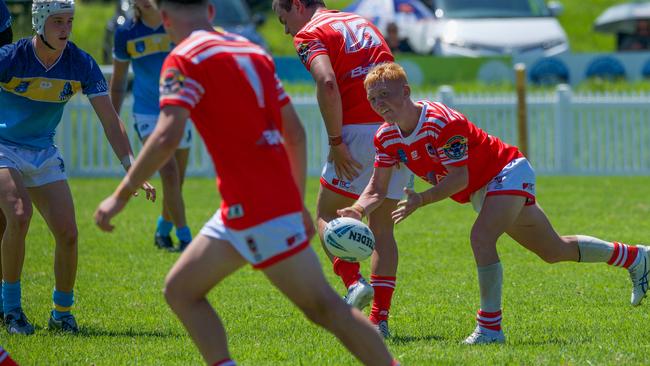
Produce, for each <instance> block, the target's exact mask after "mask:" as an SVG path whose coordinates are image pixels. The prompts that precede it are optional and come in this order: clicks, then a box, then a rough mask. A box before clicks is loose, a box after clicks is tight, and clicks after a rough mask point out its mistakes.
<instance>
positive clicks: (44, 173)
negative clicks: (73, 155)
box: [0, 143, 67, 187]
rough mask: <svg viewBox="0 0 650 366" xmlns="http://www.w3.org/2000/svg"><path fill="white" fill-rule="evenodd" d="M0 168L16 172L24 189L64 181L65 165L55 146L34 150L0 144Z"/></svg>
mask: <svg viewBox="0 0 650 366" xmlns="http://www.w3.org/2000/svg"><path fill="white" fill-rule="evenodd" d="M0 168H11V169H15V170H17V171H18V172H19V173H20V174H21V176H22V178H23V183H24V184H25V187H39V186H43V185H46V184H48V183H52V182H56V181H60V180H66V179H67V176H66V174H65V163H64V162H63V157H62V156H61V153H59V149H57V148H56V146H50V147H48V148H46V149H41V150H34V149H26V148H22V147H18V146H13V145H3V144H1V143H0Z"/></svg>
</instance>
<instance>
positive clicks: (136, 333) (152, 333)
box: [77, 326, 183, 338]
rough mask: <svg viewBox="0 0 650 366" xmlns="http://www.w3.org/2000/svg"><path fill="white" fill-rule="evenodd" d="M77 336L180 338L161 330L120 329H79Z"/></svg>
mask: <svg viewBox="0 0 650 366" xmlns="http://www.w3.org/2000/svg"><path fill="white" fill-rule="evenodd" d="M77 336H80V337H116V338H120V337H128V338H133V337H153V338H178V337H182V336H183V335H182V334H178V333H173V332H171V331H163V330H140V329H122V330H112V329H104V328H94V327H88V326H84V327H80V328H79V333H78V334H77Z"/></svg>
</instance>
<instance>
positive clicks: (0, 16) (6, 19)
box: [0, 0, 11, 32]
mask: <svg viewBox="0 0 650 366" xmlns="http://www.w3.org/2000/svg"><path fill="white" fill-rule="evenodd" d="M9 26H11V13H9V8H7V4H5V0H0V32H2V31H4V30H5V29H7V28H9Z"/></svg>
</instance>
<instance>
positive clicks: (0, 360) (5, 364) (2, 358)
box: [0, 347, 18, 366]
mask: <svg viewBox="0 0 650 366" xmlns="http://www.w3.org/2000/svg"><path fill="white" fill-rule="evenodd" d="M0 366H18V364H17V363H16V362H15V361H14V360H12V359H11V356H9V353H7V351H5V350H4V349H3V348H2V347H0Z"/></svg>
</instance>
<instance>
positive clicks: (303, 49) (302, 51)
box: [296, 42, 309, 64]
mask: <svg viewBox="0 0 650 366" xmlns="http://www.w3.org/2000/svg"><path fill="white" fill-rule="evenodd" d="M296 52H298V58H300V61H301V62H302V63H303V64H306V63H307V61H308V60H309V44H308V43H305V42H303V43H301V44H299V45H298V48H297V49H296Z"/></svg>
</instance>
